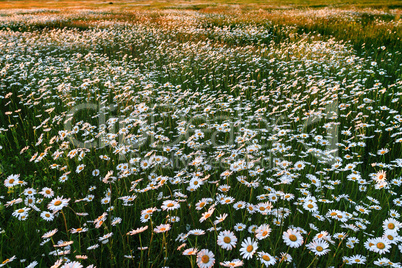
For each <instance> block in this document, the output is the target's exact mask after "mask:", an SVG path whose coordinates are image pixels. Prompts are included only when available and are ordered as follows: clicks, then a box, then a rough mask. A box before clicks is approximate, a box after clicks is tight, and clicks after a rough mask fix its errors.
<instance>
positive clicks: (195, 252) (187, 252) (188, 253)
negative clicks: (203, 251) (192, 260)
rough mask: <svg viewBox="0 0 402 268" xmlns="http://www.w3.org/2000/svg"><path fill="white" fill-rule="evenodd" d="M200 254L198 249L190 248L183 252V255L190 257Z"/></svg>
mask: <svg viewBox="0 0 402 268" xmlns="http://www.w3.org/2000/svg"><path fill="white" fill-rule="evenodd" d="M197 252H198V250H197V249H196V248H188V249H186V250H184V251H183V253H182V254H183V255H185V256H190V255H196V254H197Z"/></svg>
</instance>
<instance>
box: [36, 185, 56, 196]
mask: <svg viewBox="0 0 402 268" xmlns="http://www.w3.org/2000/svg"><path fill="white" fill-rule="evenodd" d="M39 193H40V194H41V195H43V196H44V197H46V198H52V197H53V196H54V192H53V190H52V189H50V188H48V187H44V188H42V191H40V192H39Z"/></svg>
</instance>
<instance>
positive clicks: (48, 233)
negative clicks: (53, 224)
mask: <svg viewBox="0 0 402 268" xmlns="http://www.w3.org/2000/svg"><path fill="white" fill-rule="evenodd" d="M57 231H58V229H54V230H51V231H49V232H46V233H44V234H43V235H42V238H43V239H47V238H50V237H52V236H53V235H55V234H56V233H57Z"/></svg>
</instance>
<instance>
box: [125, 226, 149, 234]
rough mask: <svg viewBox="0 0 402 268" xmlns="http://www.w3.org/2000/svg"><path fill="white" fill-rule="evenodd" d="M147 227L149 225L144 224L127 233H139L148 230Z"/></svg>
mask: <svg viewBox="0 0 402 268" xmlns="http://www.w3.org/2000/svg"><path fill="white" fill-rule="evenodd" d="M147 229H148V226H143V227H140V228H137V229H135V230H131V231H130V232H128V233H127V235H135V234H139V233H142V232H144V231H145V230H147Z"/></svg>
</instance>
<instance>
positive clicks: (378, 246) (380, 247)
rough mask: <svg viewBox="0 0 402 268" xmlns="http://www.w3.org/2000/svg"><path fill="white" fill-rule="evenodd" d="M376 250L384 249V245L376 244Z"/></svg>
mask: <svg viewBox="0 0 402 268" xmlns="http://www.w3.org/2000/svg"><path fill="white" fill-rule="evenodd" d="M377 248H379V249H384V248H385V244H384V243H382V242H379V243H377Z"/></svg>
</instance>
